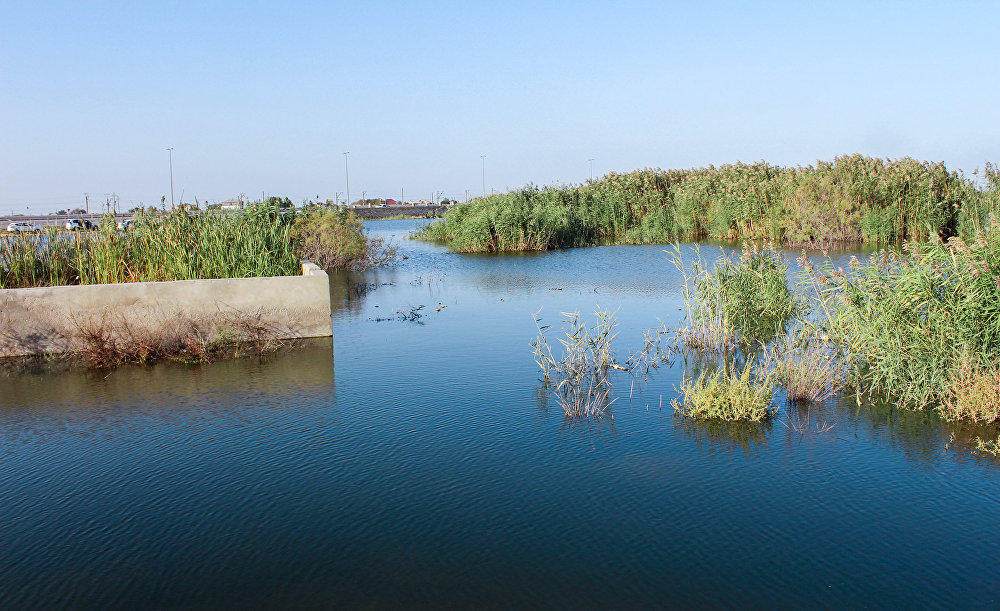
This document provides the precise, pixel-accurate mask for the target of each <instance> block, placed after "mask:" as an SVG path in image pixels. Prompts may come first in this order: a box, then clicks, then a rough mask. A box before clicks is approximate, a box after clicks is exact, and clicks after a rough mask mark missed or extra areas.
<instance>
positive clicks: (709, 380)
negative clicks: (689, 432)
mask: <svg viewBox="0 0 1000 611" xmlns="http://www.w3.org/2000/svg"><path fill="white" fill-rule="evenodd" d="M774 388H775V382H774V376H773V375H772V374H770V373H761V372H760V371H758V370H757V369H756V368H755V367H754V366H753V359H749V360H748V361H747V362H746V363H745V364H744V365H743V367H742V368H741V369H739V370H737V369H736V368H735V367H733V368H731V369H729V368H726V369H725V370H719V371H716V372H714V373H708V372H702V373H701V374H700V375H698V377H697V378H695V379H694V381H691V380H685V382H684V384H683V386H682V387H681V389H680V392H681V395H682V396H683V399H682V401H677V400H676V399H675V400H674V401H673V402H672V403H671V404H672V405H673V408H674V411H675V412H676V413H678V414H681V415H683V416H686V417H688V418H697V419H708V420H722V421H727V422H734V421H747V422H759V421H762V420H768V419H770V418H771V417H772V416H774V415H775V414H776V413H777V408H775V407H774V406H773V405H772V403H771V399H772V398H773V396H774Z"/></svg>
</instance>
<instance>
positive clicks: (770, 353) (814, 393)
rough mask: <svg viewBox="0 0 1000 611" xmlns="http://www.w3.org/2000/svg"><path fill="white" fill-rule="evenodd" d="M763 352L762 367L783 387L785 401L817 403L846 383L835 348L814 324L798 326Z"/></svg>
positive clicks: (843, 370)
mask: <svg viewBox="0 0 1000 611" xmlns="http://www.w3.org/2000/svg"><path fill="white" fill-rule="evenodd" d="M763 352H764V360H765V362H766V363H767V365H766V366H767V367H768V368H769V369H770V370H772V371H773V372H774V375H775V379H776V381H777V383H778V384H779V385H780V386H782V387H784V389H785V392H786V396H787V398H788V400H789V401H792V402H812V403H818V402H821V401H824V400H826V399H828V398H830V397H832V396H834V395H835V394H837V393H838V392H840V391H841V390H842V389H843V388H844V387H845V385H846V384H847V377H848V373H847V370H846V367H845V365H844V362H843V360H842V359H840V358H839V356H838V353H837V349H836V347H835V346H833V345H832V344H831V343H830V342H828V341H826V340H825V339H823V337H822V336H821V335H819V334H818V333H817V332H816V330H815V328H814V327H811V326H802V327H799V328H798V329H796V330H795V332H793V333H791V334H790V335H789V336H787V337H785V338H783V339H782V341H780V342H779V343H778V344H777V345H776V346H774V347H773V348H770V349H765V350H764V351H763Z"/></svg>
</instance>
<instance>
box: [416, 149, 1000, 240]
mask: <svg viewBox="0 0 1000 611" xmlns="http://www.w3.org/2000/svg"><path fill="white" fill-rule="evenodd" d="M983 178H985V180H981V181H980V182H976V181H974V180H973V179H971V178H967V177H964V176H962V175H959V174H958V173H956V172H953V171H950V170H948V169H947V168H946V167H945V166H944V164H942V163H932V162H925V161H917V160H915V159H912V158H908V157H907V158H901V159H874V158H871V157H865V156H862V155H845V156H840V157H836V158H835V159H834V160H833V161H829V162H825V161H819V162H817V163H816V164H814V165H808V166H798V167H782V166H776V165H773V164H768V163H766V162H757V163H752V164H747V163H734V164H726V165H721V166H708V167H705V168H693V169H688V170H661V169H648V168H647V169H643V170H637V171H635V172H629V173H625V174H618V173H611V174H608V175H606V176H604V177H602V178H600V179H598V180H593V181H589V182H587V183H585V184H577V185H557V186H550V187H537V186H534V185H528V186H526V187H523V188H520V189H515V190H512V191H509V192H507V193H498V194H493V195H487V196H484V197H479V198H476V199H474V200H473V201H471V202H469V203H466V204H459V205H457V206H454V207H452V208H451V209H450V210H449V211H448V212H447V213H446V214H445V217H444V219H443V220H441V221H439V222H436V223H432V224H430V225H428V226H427V227H426V228H425V229H423V230H422V231H421V232H419V233H418V236H419V237H422V238H425V239H429V240H437V241H442V242H445V243H447V244H448V246H449V247H450V248H452V249H453V250H455V251H457V252H504V251H517V250H550V249H553V248H568V247H573V246H585V245H591V244H599V243H622V244H666V243H670V242H673V241H675V240H679V239H686V240H700V239H704V238H713V239H725V240H730V239H738V238H745V239H746V238H749V239H755V240H772V241H775V242H778V243H783V244H812V245H828V244H831V243H835V242H859V243H860V242H863V243H868V244H876V245H886V244H897V243H900V242H901V241H902V240H910V241H914V240H916V241H920V240H926V239H928V238H929V237H930V236H932V235H934V236H940V237H949V236H952V235H955V234H956V233H959V234H965V235H968V234H971V233H973V232H974V231H975V230H976V229H978V228H981V226H982V224H983V223H984V221H985V219H986V218H987V217H988V215H989V214H990V213H994V212H997V210H998V205H1000V196H998V194H1000V180H998V179H997V173H996V170H995V169H994V168H993V166H991V165H987V170H986V172H985V173H984V175H983ZM963 210H964V212H963Z"/></svg>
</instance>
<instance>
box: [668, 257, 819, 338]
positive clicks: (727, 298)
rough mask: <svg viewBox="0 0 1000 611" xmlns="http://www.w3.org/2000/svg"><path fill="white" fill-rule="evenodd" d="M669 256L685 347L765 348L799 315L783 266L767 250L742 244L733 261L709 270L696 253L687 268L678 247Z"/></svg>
mask: <svg viewBox="0 0 1000 611" xmlns="http://www.w3.org/2000/svg"><path fill="white" fill-rule="evenodd" d="M670 258H671V261H672V262H673V264H674V265H675V267H677V269H678V270H679V271H680V272H681V274H682V276H683V278H684V283H683V285H682V296H683V298H684V303H685V314H686V323H687V324H686V325H685V326H684V327H682V328H681V330H680V332H679V341H680V343H682V344H683V345H685V346H687V347H689V348H692V349H696V350H704V351H709V352H718V353H725V352H730V351H732V350H733V349H734V348H736V347H740V348H743V349H747V348H749V347H756V346H762V345H766V344H767V343H768V342H770V341H771V340H772V339H774V338H775V337H776V336H778V335H780V334H783V333H784V331H785V330H786V329H787V327H788V323H789V322H790V321H791V320H792V319H793V318H795V317H796V316H797V315H799V314H800V313H801V312H802V311H803V307H802V305H801V304H800V303H799V301H798V299H797V298H796V297H795V295H794V294H793V293H792V291H791V289H789V287H788V280H787V278H786V275H787V272H788V266H787V265H786V264H785V263H784V261H783V260H782V258H781V255H780V254H779V253H778V252H777V251H776V250H775V249H774V248H773V247H771V246H759V245H757V244H750V243H747V244H744V246H743V249H742V251H741V253H740V255H739V257H738V258H735V257H723V258H721V259H719V260H718V261H717V262H716V263H715V264H714V266H712V267H710V266H709V265H708V264H706V263H705V261H704V260H703V259H702V257H701V252H700V250H699V251H697V254H696V257H695V260H694V261H693V262H692V264H691V265H690V266H688V264H687V263H686V262H685V261H684V259H683V256H682V254H681V250H680V248H679V247H678V246H675V247H674V249H673V251H672V252H671V254H670Z"/></svg>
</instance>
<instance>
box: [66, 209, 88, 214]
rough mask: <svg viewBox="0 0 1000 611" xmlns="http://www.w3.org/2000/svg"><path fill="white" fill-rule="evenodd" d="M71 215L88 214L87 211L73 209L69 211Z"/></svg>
mask: <svg viewBox="0 0 1000 611" xmlns="http://www.w3.org/2000/svg"><path fill="white" fill-rule="evenodd" d="M69 214H87V211H86V210H84V209H83V208H73V209H72V210H70V211H69Z"/></svg>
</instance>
